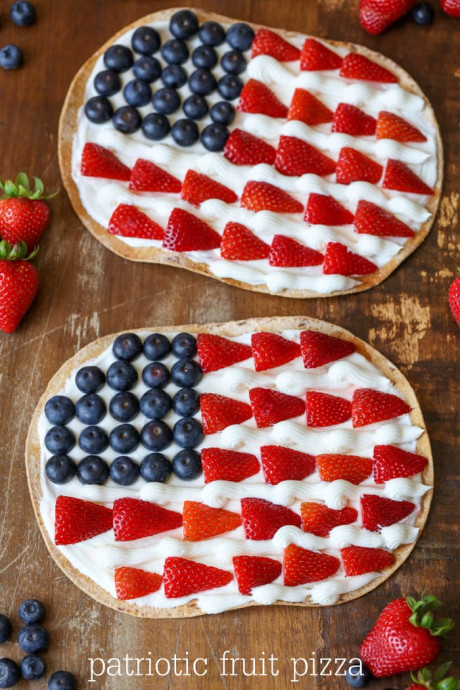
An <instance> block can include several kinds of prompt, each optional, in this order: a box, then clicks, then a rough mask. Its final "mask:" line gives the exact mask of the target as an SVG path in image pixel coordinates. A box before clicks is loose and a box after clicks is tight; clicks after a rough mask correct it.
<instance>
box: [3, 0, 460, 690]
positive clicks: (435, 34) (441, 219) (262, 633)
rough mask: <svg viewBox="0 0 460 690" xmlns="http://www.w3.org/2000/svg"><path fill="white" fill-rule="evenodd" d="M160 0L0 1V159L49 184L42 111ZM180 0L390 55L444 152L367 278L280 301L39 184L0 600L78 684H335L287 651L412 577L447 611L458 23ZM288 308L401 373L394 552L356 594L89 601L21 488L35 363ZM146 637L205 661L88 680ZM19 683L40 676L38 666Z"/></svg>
mask: <svg viewBox="0 0 460 690" xmlns="http://www.w3.org/2000/svg"><path fill="white" fill-rule="evenodd" d="M174 4H178V3H174V2H172V1H168V3H165V2H163V3H161V2H156V1H152V0H150V1H149V2H146V0H130V2H126V0H125V1H123V0H112V1H111V2H109V0H79V2H78V3H71V2H69V1H68V0H67V1H63V0H47V1H46V2H45V0H37V2H36V7H37V11H38V15H39V21H38V23H37V25H36V26H35V27H30V28H20V27H16V26H15V25H13V24H11V22H8V21H7V19H6V16H2V21H1V23H2V28H1V30H0V43H1V44H2V45H4V44H6V43H10V42H12V43H17V44H18V45H20V46H21V47H22V48H23V49H24V55H25V63H26V64H25V66H24V68H23V69H21V70H20V71H18V72H2V73H1V74H0V104H1V106H0V141H1V142H2V164H1V169H0V176H1V177H2V178H9V177H12V176H14V175H15V174H16V173H17V172H18V171H19V170H27V171H28V172H29V173H31V174H35V175H39V176H41V177H42V178H43V179H44V180H45V181H46V183H47V185H48V186H49V187H50V188H57V187H59V186H61V187H62V185H61V183H60V178H59V170H58V164H57V124H58V118H59V113H60V109H61V106H62V102H63V99H64V97H65V94H66V91H67V88H68V86H69V83H70V81H71V79H72V77H73V75H74V74H75V72H76V71H77V69H78V68H79V67H80V65H81V64H82V63H83V62H84V60H86V59H87V58H88V57H89V56H90V55H91V54H92V53H93V52H94V50H96V49H97V48H98V47H99V46H100V45H101V44H102V43H103V42H104V41H105V40H107V38H109V37H110V36H111V35H112V34H114V33H115V32H116V31H117V30H118V29H119V28H120V27H121V26H124V25H125V24H128V23H129V22H131V21H134V20H135V19H137V18H138V17H141V16H143V15H145V14H147V13H149V12H153V11H156V10H159V9H162V8H164V7H166V6H171V5H174ZM196 5H197V6H199V7H202V8H203V9H208V10H213V11H216V12H220V13H222V14H227V15H229V16H235V17H240V18H241V19H242V20H244V19H246V20H250V21H253V22H256V23H261V24H264V23H265V24H268V25H271V26H279V27H284V28H286V29H290V30H294V31H302V32H310V33H317V34H318V35H320V36H325V37H329V38H332V39H336V40H345V41H354V42H356V43H363V44H364V45H367V46H368V47H369V48H371V49H374V50H377V51H380V52H382V53H383V54H385V55H388V57H390V58H392V59H394V60H395V61H397V62H399V63H400V64H401V65H402V67H403V68H404V69H406V70H407V71H408V72H409V73H410V74H411V75H412V76H413V77H414V78H415V79H416V80H417V81H418V82H419V83H420V85H421V87H422V88H423V90H424V91H425V93H426V95H427V96H428V98H429V99H430V101H431V103H432V104H433V106H434V109H435V112H436V115H437V118H438V121H439V123H440V127H441V132H442V136H443V141H444V146H445V153H446V167H445V173H446V177H445V184H444V193H443V199H442V203H441V210H440V214H439V216H438V219H437V221H436V223H435V226H434V228H433V230H432V232H431V233H430V235H429V237H428V239H427V240H426V241H425V242H424V244H423V245H422V246H421V247H420V248H419V249H418V250H417V252H416V253H415V254H414V255H412V256H411V257H410V258H409V259H408V260H407V261H406V262H405V263H404V264H403V265H402V266H401V267H400V268H398V270H397V271H396V272H395V273H394V274H393V275H392V276H390V277H389V278H388V279H387V280H386V281H385V282H384V283H383V284H382V285H380V286H378V287H377V288H375V289H374V290H372V291H370V292H366V293H361V294H358V295H349V296H345V297H337V298H331V299H329V300H320V299H319V300H308V301H306V300H305V301H296V302H295V303H292V302H290V301H288V300H285V299H283V298H281V297H270V296H268V295H262V294H256V293H248V292H246V291H242V290H238V289H236V288H232V287H230V286H227V285H224V284H220V283H218V282H216V281H214V280H212V279H208V278H206V277H203V276H199V275H195V274H192V273H189V272H186V271H178V270H176V269H174V268H172V267H168V266H151V265H143V264H133V263H130V262H127V261H124V260H122V259H120V258H119V257H117V256H114V255H113V254H111V253H110V252H109V251H107V250H106V249H104V247H102V246H101V245H99V244H98V243H97V242H96V241H95V240H94V239H93V238H92V237H91V236H90V235H89V233H88V232H86V230H84V229H83V227H82V226H81V224H80V223H79V221H78V219H77V218H76V216H75V215H74V214H73V211H72V209H71V206H70V203H69V201H68V199H67V197H66V195H65V193H63V192H62V191H61V193H60V194H59V195H58V197H56V199H54V200H53V202H52V225H51V227H50V229H49V230H48V232H47V234H46V235H45V237H44V239H43V242H42V247H41V252H40V255H39V257H38V260H37V265H38V268H39V270H40V272H41V289H40V293H39V295H38V297H37V299H36V302H35V304H34V306H33V309H32V310H31V311H30V313H29V314H28V316H27V317H26V319H25V320H24V322H23V324H22V325H21V327H20V328H19V329H18V331H17V332H16V333H14V334H11V335H4V334H2V335H0V358H1V367H0V476H1V483H0V611H2V612H5V613H8V614H11V616H12V619H13V622H14V625H15V631H16V632H17V631H18V629H19V620H18V617H17V615H16V610H17V606H18V604H19V602H20V601H21V600H22V599H23V598H26V597H28V596H36V597H38V598H41V599H43V600H44V601H45V603H46V604H47V606H48V610H49V614H48V617H47V624H48V626H49V629H50V631H51V635H52V639H53V644H52V647H51V650H50V651H49V652H48V653H47V654H46V659H47V663H48V668H49V670H50V671H53V670H56V669H58V668H67V669H69V670H72V671H73V672H75V673H76V674H77V676H78V678H79V680H80V684H81V687H82V688H86V687H87V688H91V687H95V688H97V690H99V689H104V690H105V689H107V690H126V689H127V690H131V689H134V690H137V689H138V688H139V689H140V690H143V689H144V688H151V687H155V689H158V690H166V689H173V690H174V689H175V688H178V689H180V690H182V689H185V690H188V689H192V688H193V689H195V688H199V689H200V690H201V689H203V690H214V689H215V690H218V689H219V688H224V689H226V690H228V689H230V690H246V689H248V690H253V689H256V688H257V690H258V689H259V688H261V689H262V690H265V689H268V688H269V689H270V690H285V689H286V688H289V687H293V688H295V687H306V688H309V689H310V688H311V689H312V690H315V689H319V690H323V689H328V690H329V689H332V690H341V689H342V688H343V689H344V688H346V687H347V686H346V684H345V681H344V679H343V678H341V677H339V678H334V677H315V676H308V677H305V678H304V679H303V681H302V682H299V683H292V684H291V678H292V662H291V661H290V660H291V658H292V657H293V658H298V657H304V658H309V657H311V656H312V655H313V652H314V653H315V654H316V656H317V657H320V656H323V657H332V658H334V657H337V658H340V657H347V658H352V657H354V656H355V655H356V654H357V652H358V648H359V643H360V642H361V640H362V638H363V636H364V634H365V633H366V631H367V630H368V629H369V627H370V625H371V623H372V621H373V620H374V619H375V617H376V616H377V614H378V612H379V610H380V609H381V608H382V607H383V606H384V605H385V604H386V603H387V602H388V601H389V600H390V599H392V598H394V597H397V596H400V595H407V594H409V593H418V594H419V593H421V591H422V590H424V589H426V590H429V591H433V592H436V594H438V595H439V597H440V598H441V599H442V600H443V601H444V602H445V604H446V609H447V608H448V609H449V610H450V612H451V613H452V614H453V615H454V617H456V619H457V622H458V624H459V625H460V611H459V608H460V607H459V601H458V594H457V592H458V584H459V582H458V579H459V576H458V559H459V551H458V538H457V539H456V531H455V530H456V526H458V522H459V511H458V504H459V501H458V499H457V497H456V487H457V485H458V481H459V471H458V460H457V455H458V454H457V453H456V451H455V445H456V442H458V437H459V434H458V431H459V428H458V424H459V420H458V416H459V415H458V412H457V410H458V394H457V389H458V366H457V362H458V359H459V338H460V333H459V330H458V328H457V326H456V324H455V322H454V320H453V319H452V317H451V315H450V313H449V310H448V306H447V300H446V294H447V289H448V285H449V283H450V281H451V280H452V277H453V275H454V272H455V269H456V266H457V265H459V256H458V220H459V210H458V206H459V199H460V197H459V186H460V166H459V163H458V161H459V159H460V129H459V127H458V86H459V78H460V65H459V62H458V55H459V53H460V31H459V28H460V26H459V23H458V21H457V20H454V19H451V18H449V17H447V16H446V15H443V14H442V12H441V10H440V9H439V7H437V10H436V11H437V17H436V22H435V24H434V25H433V26H432V27H426V28H424V27H418V26H416V25H414V24H412V22H410V21H408V22H400V23H399V24H398V25H397V26H395V27H394V28H392V29H391V30H390V31H388V32H387V33H386V34H384V35H383V36H380V37H372V36H368V35H367V34H365V33H364V32H363V31H362V29H361V28H360V26H359V23H358V2H357V0H303V2H299V1H298V0H284V1H283V2H275V1H274V0H232V1H230V0H220V1H218V0H214V1H213V0H200V1H198V0H197V2H196ZM4 7H5V8H6V5H4ZM4 15H6V10H4ZM191 296H192V297H191ZM300 313H303V314H305V315H306V316H313V317H316V318H320V319H325V320H328V321H332V322H334V323H337V324H338V325H339V326H343V327H344V328H347V329H349V330H351V331H352V332H353V333H355V334H356V335H357V336H358V337H360V338H363V339H364V340H367V341H368V342H370V344H371V345H373V346H374V347H376V348H377V349H378V350H380V351H381V352H382V354H384V355H385V356H387V357H388V358H389V359H390V360H391V361H393V362H394V363H395V364H396V365H397V366H398V367H400V368H401V370H402V371H403V373H404V374H405V375H406V376H407V377H408V379H409V381H410V383H411V384H412V386H413V388H414V389H415V392H416V394H417V396H418V399H419V402H420V405H421V407H422V409H423V412H424V415H425V420H426V423H427V426H428V431H429V434H430V438H431V442H432V447H433V455H434V462H435V472H436V480H437V481H436V483H437V488H436V492H435V496H434V500H433V505H432V509H431V512H430V517H429V519H428V522H427V525H426V527H425V530H424V533H423V536H422V538H421V540H420V542H419V543H418V545H417V547H416V549H415V550H414V553H413V554H412V556H411V557H410V559H409V560H408V561H407V562H406V563H405V564H404V566H403V567H402V568H401V569H400V570H399V571H398V572H397V573H396V575H395V576H393V577H392V578H390V580H388V581H387V582H386V583H385V584H384V585H382V586H381V587H379V588H378V589H377V590H375V591H373V592H371V593H370V594H368V595H367V596H366V597H365V598H362V599H360V600H358V601H355V602H351V603H349V604H345V605H343V606H341V607H332V608H330V609H322V610H319V609H310V610H302V609H295V608H285V607H277V608H269V609H264V608H255V609H253V610H247V611H240V612H239V611H236V612H233V613H232V612H229V613H225V614H221V615H218V616H214V617H212V616H207V617H202V618H199V619H188V620H184V621H178V620H170V621H169V620H167V621H139V620H136V619H131V618H130V617H127V616H125V615H123V614H119V613H116V612H114V611H111V610H109V609H107V608H104V607H103V606H101V605H99V604H97V603H96V602H94V601H92V600H91V599H90V598H89V597H87V596H86V595H84V594H83V593H82V592H81V591H80V590H78V589H77V588H76V587H75V586H74V585H73V584H72V583H71V582H70V581H69V580H68V579H67V578H66V577H65V576H64V575H63V574H62V573H61V572H60V570H59V569H58V568H57V566H56V565H55V564H54V562H53V561H52V560H51V558H50V557H49V556H48V553H47V551H46V548H45V545H44V543H43V541H42V539H41V536H40V534H39V530H38V527H37V525H36V522H35V519H34V516H33V511H32V506H31V503H30V499H29V496H28V490H27V484H26V480H25V472H24V466H23V452H24V443H25V434H26V432H27V428H28V426H29V422H30V419H31V416H32V412H33V410H34V408H35V406H36V404H37V402H38V400H39V398H40V395H41V394H42V392H43V390H44V389H45V387H46V384H47V382H48V380H49V379H50V378H51V376H52V375H53V374H54V373H55V371H56V370H57V369H58V368H59V366H60V365H61V364H62V362H63V361H64V360H66V359H68V358H69V357H71V356H72V355H73V354H74V353H75V352H76V351H77V350H78V349H79V348H81V347H83V346H84V345H86V344H87V343H88V342H90V341H91V340H94V339H95V338H97V337H99V336H102V335H105V334H107V333H111V332H114V331H118V330H120V329H129V328H136V327H142V326H143V325H145V324H148V323H157V324H160V325H161V324H173V323H194V322H198V323H205V322H209V321H225V320H230V319H235V318H237V319H242V318H250V317H253V316H281V315H294V314H300ZM457 532H458V527H457ZM456 542H457V543H456ZM458 639H459V636H458V635H457V636H456V637H454V638H453V640H451V641H449V642H448V643H447V644H446V645H445V647H444V652H443V659H455V658H457V660H458V648H459V644H458ZM225 650H229V653H230V654H231V655H233V656H234V657H244V658H245V659H246V660H247V661H248V663H249V659H250V658H251V657H256V658H259V657H260V656H262V652H265V656H266V657H268V656H269V655H270V654H273V655H274V657H277V658H278V659H279V661H278V662H277V669H278V670H279V675H278V676H274V677H273V676H261V675H259V676H257V677H254V676H248V677H245V676H244V675H243V669H242V665H241V663H237V664H236V666H235V669H236V672H237V673H238V675H237V676H234V677H229V676H227V677H225V676H222V675H220V673H219V665H218V664H219V657H221V656H222V653H223V652H224V651H225ZM0 651H1V656H12V657H13V658H16V659H18V660H19V659H20V658H21V657H22V654H21V653H20V650H19V648H18V646H17V644H16V643H11V644H10V643H8V644H6V645H4V646H2V648H1V650H0ZM149 652H150V653H151V657H152V659H154V660H156V659H158V658H160V657H166V658H169V659H170V658H171V657H172V656H173V655H174V653H176V654H177V656H178V657H184V656H185V655H186V653H187V652H188V656H189V658H191V659H194V658H196V657H206V658H207V659H208V672H207V675H206V676H204V677H203V678H201V679H200V678H197V677H193V676H175V675H174V673H170V674H169V675H166V676H164V677H160V678H158V677H153V678H152V677H151V678H147V677H145V678H135V677H130V678H127V677H126V676H125V677H122V678H107V676H104V677H102V678H101V679H100V680H99V681H98V682H96V683H92V684H88V683H87V679H88V677H89V663H88V657H103V658H105V659H106V660H108V659H109V658H111V657H119V658H122V657H124V656H125V655H129V656H130V657H148V655H149ZM299 668H300V666H299ZM160 670H162V671H163V672H164V668H163V669H160ZM250 670H251V669H250V666H248V665H247V667H246V671H250ZM256 670H257V669H256ZM258 670H259V672H260V665H259V668H258ZM457 670H458V667H457ZM309 672H311V668H310V669H309ZM407 685H408V678H407V677H401V678H396V679H391V681H388V680H387V681H385V680H382V681H376V682H375V683H373V685H372V686H370V687H372V688H374V687H375V688H376V689H377V690H378V689H379V688H380V689H381V690H383V689H384V688H387V687H392V688H394V689H395V690H403V689H404V688H405V687H407ZM17 687H18V689H19V690H22V688H26V687H27V685H26V684H25V683H23V685H18V686H17ZM28 687H30V688H33V690H38V689H40V690H41V689H42V688H45V687H46V684H45V683H44V682H41V681H40V682H37V683H35V684H29V686H28Z"/></svg>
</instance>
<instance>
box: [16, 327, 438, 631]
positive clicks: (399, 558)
mask: <svg viewBox="0 0 460 690" xmlns="http://www.w3.org/2000/svg"><path fill="white" fill-rule="evenodd" d="M284 329H299V330H305V329H312V330H315V331H319V332H321V333H327V334H328V335H332V336H335V337H338V338H342V339H344V340H347V341H350V342H352V343H354V345H355V346H356V350H357V352H359V353H360V354H362V355H363V356H365V357H366V358H367V359H368V360H369V361H370V362H372V364H374V365H375V366H376V367H378V368H379V369H380V371H381V372H382V373H383V374H384V375H385V376H386V377H388V378H389V379H390V380H391V381H392V383H394V384H395V385H396V386H397V387H398V389H399V390H400V391H401V392H403V393H404V398H405V400H406V402H407V403H408V404H409V405H410V406H411V407H412V412H411V413H410V415H411V419H412V422H413V424H415V425H417V426H420V427H422V428H424V429H426V425H425V422H424V419H423V414H422V411H421V409H420V406H419V404H418V401H417V398H416V395H415V393H414V391H413V389H412V387H411V385H410V384H409V382H408V381H407V379H406V378H405V376H403V374H402V373H401V372H400V371H399V370H398V369H397V368H396V367H395V366H394V365H393V364H392V363H391V362H390V361H389V360H388V359H386V358H385V357H384V356H383V355H382V354H380V353H379V352H377V350H375V349H374V348H373V347H371V346H370V345H368V344H367V343H365V342H364V341H363V340H360V339H359V338H357V337H356V336H354V335H353V334H352V333H350V332H349V331H347V330H345V329H343V328H340V327H338V326H334V325H332V324H330V323H327V322H325V321H319V320H318V319H312V318H308V317H302V316H297V317H296V316H292V317H272V318H265V319H249V320H243V321H230V322H227V323H213V324H205V325H197V324H192V325H185V326H175V327H168V326H152V327H148V328H143V329H138V330H137V332H138V333H141V332H142V331H144V332H145V330H149V331H151V332H160V333H165V334H167V333H169V332H174V333H179V332H182V331H186V332H190V333H200V332H206V333H214V334H217V335H222V336H227V337H235V336H237V335H241V334H243V333H247V332H253V331H273V332H279V331H282V330H284ZM134 332H136V331H134ZM117 335H119V334H111V335H106V336H104V337H102V338H99V339H98V340H95V341H94V342H92V343H90V344H89V345H87V346H86V347H84V348H83V349H82V350H80V351H79V352H77V353H76V354H75V355H74V356H73V357H71V358H70V359H69V360H68V361H67V362H65V364H63V365H62V366H61V368H60V369H59V370H58V371H57V373H56V374H55V375H54V376H53V378H52V379H51V381H50V383H49V384H48V387H47V388H46V390H45V392H44V393H43V395H42V397H41V398H40V401H39V403H38V405H37V408H36V410H35V412H34V415H33V417H32V422H31V425H30V428H29V432H28V436H27V441H26V456H25V460H26V469H27V479H28V484H29V490H30V495H31V498H32V504H33V507H34V511H35V516H36V518H37V522H38V525H39V527H40V531H41V533H42V536H43V539H44V540H45V544H46V546H47V548H48V551H49V552H50V554H51V556H52V557H53V558H54V560H55V561H56V563H57V564H58V566H59V567H60V568H61V570H63V572H64V573H65V574H66V575H67V577H69V578H70V579H71V580H72V582H74V583H75V584H76V585H77V586H78V587H79V588H80V589H81V590H83V592H85V593H86V594H88V595H89V596H91V597H93V599H96V601H99V602H100V603H101V604H105V605H106V606H109V607H111V608H113V609H116V610H117V611H123V612H124V613H129V614H131V615H133V616H137V617H139V618H189V617H192V616H199V615H203V613H204V612H203V611H201V609H200V608H199V606H198V605H197V603H196V601H195V600H194V601H191V602H190V603H188V604H186V605H184V606H179V607H176V608H170V609H157V608H153V607H148V606H145V607H140V606H138V605H136V604H133V603H132V602H130V601H118V600H117V599H115V598H113V597H112V596H111V595H109V594H108V593H107V592H106V591H105V590H104V589H102V588H101V587H99V585H97V584H96V583H95V582H94V581H93V580H91V579H89V578H88V577H86V576H85V575H82V574H81V573H80V572H79V571H78V570H76V569H75V568H74V567H73V566H72V565H71V564H70V562H69V561H68V560H67V559H66V558H65V557H64V556H63V555H62V553H61V552H60V551H59V549H58V548H57V547H56V546H55V544H54V542H53V540H52V539H50V537H49V535H48V532H47V530H46V528H45V525H44V523H43V520H42V517H41V514H40V501H41V498H42V491H41V481H40V465H41V450H40V442H39V437H38V421H39V418H40V415H41V414H42V412H43V410H44V407H45V403H46V401H47V400H48V399H49V398H50V397H52V396H53V395H56V394H57V393H58V392H59V391H61V390H62V388H63V387H64V385H65V383H66V381H67V380H68V378H69V377H70V376H71V374H72V372H74V371H75V370H76V369H78V368H79V367H81V366H83V365H84V364H85V363H86V362H87V360H89V359H92V358H95V357H98V356H99V355H100V354H101V353H102V352H104V350H106V349H107V348H108V347H109V346H110V345H111V343H113V340H114V338H116V336H117ZM416 452H417V453H420V454H421V455H423V456H425V457H426V458H428V460H429V463H428V465H427V467H426V468H425V470H424V472H423V474H422V480H423V483H424V484H426V485H429V486H433V482H434V472H433V458H432V454H431V446H430V441H429V438H428V434H427V433H426V431H425V433H424V434H422V435H421V437H420V438H419V439H418V441H417V449H416ZM431 499H432V491H429V492H427V493H426V494H425V495H424V496H423V498H422V499H421V503H420V513H419V515H418V517H417V519H416V521H415V526H416V527H418V528H419V529H420V531H419V535H418V538H419V537H420V534H421V532H422V529H423V527H424V525H425V522H426V520H427V517H428V512H429V509H430V505H431ZM418 538H417V540H418ZM417 540H416V541H417ZM416 541H415V542H413V543H411V544H404V545H402V546H399V547H398V548H397V549H396V550H395V551H393V553H394V555H395V557H396V561H395V564H394V565H393V566H392V567H391V568H388V569H387V570H385V573H384V574H382V575H380V576H379V577H377V578H375V579H374V580H372V582H370V583H369V584H368V585H366V586H365V587H361V588H360V589H357V590H355V591H353V592H349V593H347V594H343V595H341V596H340V598H339V600H338V601H337V603H338V604H343V603H345V602H347V601H351V600H352V599H357V598H359V597H361V596H364V595H365V594H367V592H370V591H371V590H373V589H375V588H376V587H378V586H379V585H380V584H382V582H384V581H385V580H387V579H388V578H389V577H390V576H391V575H392V574H393V573H394V572H395V571H396V570H397V569H398V568H399V567H400V566H401V565H402V564H403V563H404V561H405V560H406V558H408V557H409V555H410V553H411V552H412V550H413V548H414V546H415V544H416ZM276 604H277V605H283V606H302V607H311V606H320V604H315V603H312V602H310V601H305V602H302V603H295V604H293V603H289V602H284V601H279V602H276ZM258 605H259V604H257V603H256V602H250V603H248V604H246V605H244V606H240V607H236V608H247V607H249V606H258ZM232 610H235V609H232Z"/></svg>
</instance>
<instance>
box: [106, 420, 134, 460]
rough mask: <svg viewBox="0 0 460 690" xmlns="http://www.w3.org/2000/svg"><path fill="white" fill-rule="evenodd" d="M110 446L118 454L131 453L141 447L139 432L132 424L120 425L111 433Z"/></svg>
mask: <svg viewBox="0 0 460 690" xmlns="http://www.w3.org/2000/svg"><path fill="white" fill-rule="evenodd" d="M109 444H110V447H111V448H113V450H114V451H115V452H116V453H121V454H122V455H125V454H126V453H131V452H132V451H133V450H135V449H136V448H137V446H138V445H139V432H138V431H137V429H136V428H135V427H133V425H132V424H120V425H119V426H116V427H115V429H112V431H111V432H110V435H109Z"/></svg>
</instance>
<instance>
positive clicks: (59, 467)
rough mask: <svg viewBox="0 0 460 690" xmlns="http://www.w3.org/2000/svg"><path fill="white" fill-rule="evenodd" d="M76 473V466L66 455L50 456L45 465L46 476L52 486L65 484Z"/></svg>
mask: <svg viewBox="0 0 460 690" xmlns="http://www.w3.org/2000/svg"><path fill="white" fill-rule="evenodd" d="M76 471H77V466H76V464H75V463H74V461H73V460H72V459H71V458H69V456H68V455H52V456H51V457H50V459H49V460H47V462H46V465H45V472H46V476H47V477H48V479H49V480H50V482H53V484H67V482H70V480H71V479H73V478H74V476H75V472H76Z"/></svg>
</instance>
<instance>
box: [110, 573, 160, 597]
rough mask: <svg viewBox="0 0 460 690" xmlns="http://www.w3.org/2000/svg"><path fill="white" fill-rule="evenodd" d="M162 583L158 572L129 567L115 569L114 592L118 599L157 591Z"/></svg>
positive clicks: (142, 595) (143, 595)
mask: <svg viewBox="0 0 460 690" xmlns="http://www.w3.org/2000/svg"><path fill="white" fill-rule="evenodd" d="M162 584H163V578H162V576H161V575H158V573H150V572H147V571H146V570H140V569H139V568H129V567H122V568H116V570H115V592H116V594H117V599H118V600H120V601H127V600H129V599H138V598H140V597H145V596H147V594H152V593H153V592H156V591H158V590H159V589H160V587H161V585H162Z"/></svg>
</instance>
